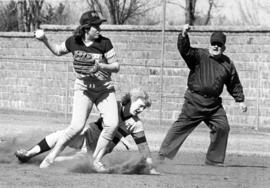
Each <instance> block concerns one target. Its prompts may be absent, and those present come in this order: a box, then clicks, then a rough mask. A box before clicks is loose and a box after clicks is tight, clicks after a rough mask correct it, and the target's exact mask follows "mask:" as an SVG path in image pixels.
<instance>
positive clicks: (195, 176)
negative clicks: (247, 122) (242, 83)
mask: <svg viewBox="0 0 270 188" xmlns="http://www.w3.org/2000/svg"><path fill="white" fill-rule="evenodd" d="M1 117H2V118H1V120H0V128H1V133H0V187H1V188H6V187H20V188H21V187H42V188H43V187H65V188H66V187H101V188H114V187H117V188H127V187H128V188H137V187H139V188H144V187H148V188H149V187H153V188H157V187H161V188H165V187H166V188H167V187H168V188H174V187H175V188H176V187H177V188H181V187H183V188H189V187H197V188H203V187H205V188H206V187H207V188H209V187H210V188H211V187H219V188H229V187H230V188H234V187H235V188H236V187H237V188H242V187H252V188H253V187H256V188H257V187H265V188H266V187H269V184H270V170H269V169H270V168H269V167H270V160H269V159H270V158H269V157H267V156H259V155H241V154H230V153H229V154H228V155H227V157H226V165H227V166H226V167H211V166H205V165H204V157H205V153H204V152H200V151H195V152H194V151H193V152H187V150H183V151H180V152H179V154H178V155H177V157H176V158H175V159H174V160H173V161H166V162H165V163H164V164H160V165H158V166H157V169H158V170H159V171H160V172H161V175H159V176H154V175H149V174H147V171H145V166H144V165H143V164H141V163H140V162H139V155H138V152H136V151H134V150H132V151H124V150H122V149H121V148H118V149H117V150H116V151H114V152H113V153H111V154H110V155H108V156H106V157H105V159H104V163H105V165H106V166H109V167H114V169H118V170H115V171H114V173H111V174H97V173H95V172H94V171H93V170H92V168H91V166H90V165H89V164H90V162H89V160H90V159H89V158H88V157H85V158H82V159H81V160H77V161H71V162H68V163H64V162H63V163H55V164H54V165H53V166H52V167H50V168H48V169H40V168H39V163H40V162H41V160H42V159H43V157H44V156H39V157H37V158H34V159H32V160H31V161H29V163H28V164H20V163H18V161H17V159H16V158H15V156H14V151H15V150H16V149H18V148H21V147H24V148H28V147H31V146H32V144H35V143H36V142H37V141H39V140H40V139H41V138H43V136H45V135H46V134H47V133H48V132H51V131H53V130H58V129H61V128H63V127H65V126H66V125H64V124H62V123H61V120H59V121H56V120H48V119H46V118H45V119H42V118H41V117H31V116H27V117H24V118H23V119H21V116H20V117H19V116H9V115H8V116H7V115H5V117H4V116H1ZM48 123H49V124H48ZM65 152H66V153H68V152H71V150H67V151H65ZM153 155H154V156H156V153H154V154H153ZM127 168H128V169H127Z"/></svg>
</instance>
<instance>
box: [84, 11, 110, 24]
mask: <svg viewBox="0 0 270 188" xmlns="http://www.w3.org/2000/svg"><path fill="white" fill-rule="evenodd" d="M105 21H106V19H102V18H100V17H99V16H98V14H97V12H95V11H93V10H90V11H87V12H85V13H83V14H82V16H81V18H80V25H81V26H84V25H89V26H90V25H100V24H101V23H102V22H105Z"/></svg>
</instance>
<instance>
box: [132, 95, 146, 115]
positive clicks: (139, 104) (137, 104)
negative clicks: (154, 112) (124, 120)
mask: <svg viewBox="0 0 270 188" xmlns="http://www.w3.org/2000/svg"><path fill="white" fill-rule="evenodd" d="M145 108H146V105H145V102H144V101H143V100H142V99H140V98H139V99H137V100H136V101H134V102H132V103H131V106H130V110H129V113H130V114H131V115H138V114H140V113H142V112H143V111H144V109H145Z"/></svg>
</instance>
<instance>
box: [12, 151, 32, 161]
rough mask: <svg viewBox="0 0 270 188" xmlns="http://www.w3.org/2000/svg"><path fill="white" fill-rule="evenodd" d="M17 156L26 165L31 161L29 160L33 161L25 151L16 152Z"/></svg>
mask: <svg viewBox="0 0 270 188" xmlns="http://www.w3.org/2000/svg"><path fill="white" fill-rule="evenodd" d="M15 156H16V157H17V158H18V160H19V161H20V162H21V163H26V162H27V161H29V159H31V157H29V156H27V150H25V149H19V150H17V151H16V152H15Z"/></svg>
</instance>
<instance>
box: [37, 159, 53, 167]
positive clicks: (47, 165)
mask: <svg viewBox="0 0 270 188" xmlns="http://www.w3.org/2000/svg"><path fill="white" fill-rule="evenodd" d="M52 163H53V162H51V161H49V159H47V158H45V159H44V160H43V161H42V162H41V163H40V165H39V168H48V167H49V166H50V165H51V164H52Z"/></svg>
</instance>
